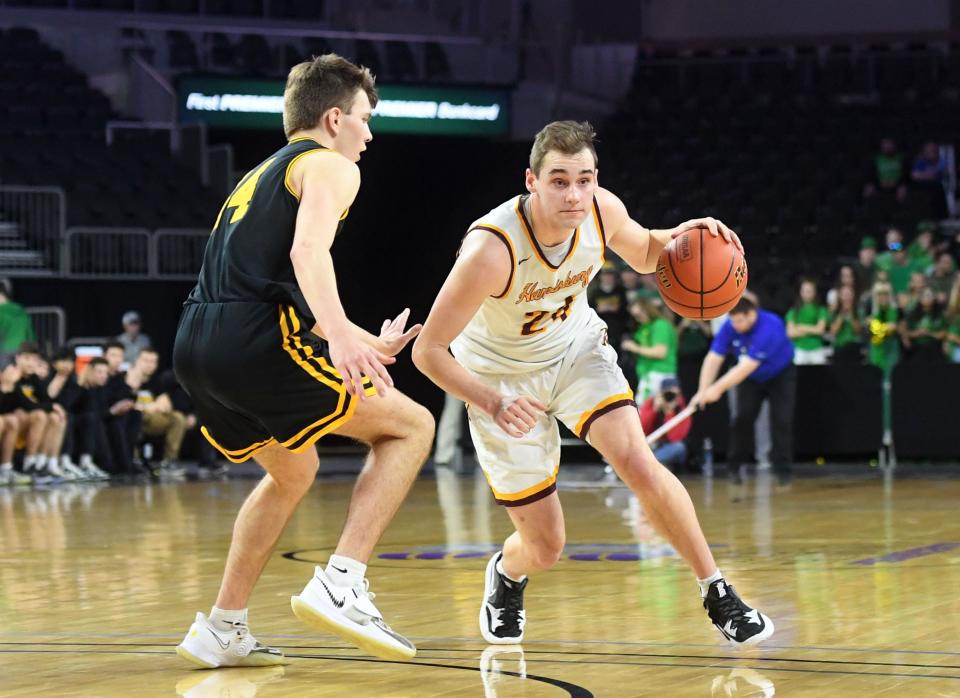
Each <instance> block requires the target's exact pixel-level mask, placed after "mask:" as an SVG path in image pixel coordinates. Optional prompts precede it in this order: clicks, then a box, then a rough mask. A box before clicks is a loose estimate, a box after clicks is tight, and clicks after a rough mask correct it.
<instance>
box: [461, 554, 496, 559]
mask: <svg viewBox="0 0 960 698" xmlns="http://www.w3.org/2000/svg"><path fill="white" fill-rule="evenodd" d="M488 555H490V553H457V554H456V555H454V557H455V558H457V559H458V560H462V559H464V558H468V557H487V556H488Z"/></svg>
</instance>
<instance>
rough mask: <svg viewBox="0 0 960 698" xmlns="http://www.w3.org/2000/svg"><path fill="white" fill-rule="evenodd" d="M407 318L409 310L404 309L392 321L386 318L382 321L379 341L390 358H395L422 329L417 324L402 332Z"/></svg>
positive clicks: (421, 326)
mask: <svg viewBox="0 0 960 698" xmlns="http://www.w3.org/2000/svg"><path fill="white" fill-rule="evenodd" d="M409 318H410V308H404V309H403V312H402V313H400V314H399V315H397V317H395V318H394V319H393V320H391V319H390V318H387V319H386V320H384V321H383V326H382V327H381V328H380V341H381V342H383V346H384V351H385V352H386V353H387V354H389V355H390V356H396V355H397V354H399V353H400V352H401V351H403V348H404V347H405V346H407V344H408V343H409V342H410V340H411V339H413V338H414V337H416V336H417V335H418V334H420V330H422V329H423V325H421V324H420V323H417V324H416V325H413V326H412V327H411V328H410V329H409V330H407V331H406V332H404V329H403V328H404V327H406V325H407V320H408V319H409Z"/></svg>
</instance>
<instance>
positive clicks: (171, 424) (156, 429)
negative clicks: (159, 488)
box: [127, 349, 186, 476]
mask: <svg viewBox="0 0 960 698" xmlns="http://www.w3.org/2000/svg"><path fill="white" fill-rule="evenodd" d="M158 362H159V356H158V354H157V352H156V350H154V349H144V350H142V351H141V352H140V354H139V355H138V356H137V360H136V361H135V362H134V364H133V367H132V368H131V369H130V370H129V371H127V377H128V383H129V384H130V386H131V387H132V388H133V389H134V390H135V391H136V393H137V409H138V410H140V412H142V413H143V434H144V435H145V436H160V437H163V458H162V460H161V461H160V465H159V467H158V468H157V470H156V471H155V474H156V475H168V476H180V475H183V472H184V471H183V468H181V467H179V466H178V465H177V461H178V460H179V458H180V446H181V445H182V444H183V436H184V433H185V431H186V417H184V415H183V413H182V412H179V411H178V410H175V409H173V403H172V402H171V400H170V391H171V390H173V388H174V386H175V385H176V383H172V382H171V381H170V380H169V379H168V378H164V380H163V381H161V380H160V378H161V377H159V376H156V375H155V374H156V372H157V365H158Z"/></svg>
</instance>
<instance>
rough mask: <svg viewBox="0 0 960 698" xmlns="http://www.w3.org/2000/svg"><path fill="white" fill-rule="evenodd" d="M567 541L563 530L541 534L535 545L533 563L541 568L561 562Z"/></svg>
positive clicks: (545, 568)
mask: <svg viewBox="0 0 960 698" xmlns="http://www.w3.org/2000/svg"><path fill="white" fill-rule="evenodd" d="M566 542H567V541H566V536H565V535H564V533H563V531H555V532H553V533H550V534H548V535H544V536H541V537H540V538H539V539H538V540H537V542H536V545H534V547H533V551H532V552H533V564H534V565H536V567H537V569H540V570H548V569H550V568H551V567H553V566H554V565H556V564H557V563H558V562H560V556H561V555H563V547H564V545H566Z"/></svg>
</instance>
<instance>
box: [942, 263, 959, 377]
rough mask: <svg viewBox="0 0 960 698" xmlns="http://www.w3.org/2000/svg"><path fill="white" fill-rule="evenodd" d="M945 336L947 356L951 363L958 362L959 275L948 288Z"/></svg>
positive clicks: (944, 344) (944, 345)
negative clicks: (951, 286) (948, 298)
mask: <svg viewBox="0 0 960 698" xmlns="http://www.w3.org/2000/svg"><path fill="white" fill-rule="evenodd" d="M946 321H947V336H946V341H944V343H943V347H944V350H945V351H946V353H947V358H948V359H950V361H951V362H952V363H955V364H960V276H958V277H957V279H956V280H955V281H954V282H953V288H951V289H950V302H949V304H948V305H947V312H946Z"/></svg>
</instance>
